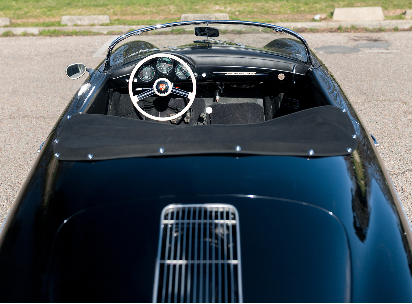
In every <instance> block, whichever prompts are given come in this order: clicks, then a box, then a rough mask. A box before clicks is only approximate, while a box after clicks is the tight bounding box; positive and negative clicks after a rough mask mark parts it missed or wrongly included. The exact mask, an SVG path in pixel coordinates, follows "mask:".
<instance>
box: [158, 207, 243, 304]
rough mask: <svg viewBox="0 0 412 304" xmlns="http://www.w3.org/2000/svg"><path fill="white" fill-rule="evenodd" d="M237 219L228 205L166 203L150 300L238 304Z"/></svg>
mask: <svg viewBox="0 0 412 304" xmlns="http://www.w3.org/2000/svg"><path fill="white" fill-rule="evenodd" d="M239 250H240V244H239V219H238V213H237V210H236V209H235V208H234V207H233V206H231V205H225V204H210V205H182V206H180V205H170V206H168V207H166V208H165V209H164V210H163V212H162V216H161V233H160V240H159V251H158V258H157V263H156V274H155V277H156V279H155V286H154V293H153V301H154V302H162V303H164V302H220V303H221V302H225V303H228V302H232V303H233V302H242V282H241V271H240V270H241V265H240V251H239Z"/></svg>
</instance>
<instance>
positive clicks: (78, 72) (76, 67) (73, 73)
mask: <svg viewBox="0 0 412 304" xmlns="http://www.w3.org/2000/svg"><path fill="white" fill-rule="evenodd" d="M84 73H86V66H85V65H84V64H83V63H73V64H71V65H69V66H68V67H67V68H66V75H67V77H69V78H70V79H78V78H80V77H82V76H83V74H84Z"/></svg>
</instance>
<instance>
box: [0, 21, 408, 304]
mask: <svg viewBox="0 0 412 304" xmlns="http://www.w3.org/2000/svg"><path fill="white" fill-rule="evenodd" d="M156 33H158V34H159V35H157V34H156ZM354 72H355V69H354ZM66 73H67V75H68V76H69V77H70V78H79V77H81V76H82V75H83V74H85V73H88V77H87V79H86V80H85V82H84V83H83V85H82V86H81V87H80V89H79V91H78V92H77V93H76V94H75V96H74V97H73V99H72V100H71V101H70V103H69V104H68V106H67V108H66V109H65V111H64V113H63V114H62V115H61V117H60V118H59V120H58V121H57V123H56V125H55V127H54V128H53V130H52V131H51V133H50V135H49V136H48V138H47V139H46V140H45V142H44V144H43V145H42V147H41V149H40V152H39V156H38V158H37V161H36V163H35V165H34V167H33V169H32V171H31V173H30V175H29V177H28V179H27V181H26V183H25V185H24V186H23V188H22V189H21V191H20V193H19V196H18V198H17V199H16V201H15V202H14V206H13V209H12V210H11V212H10V213H9V215H8V218H7V220H6V222H5V225H4V227H3V229H2V231H1V238H0V299H1V300H2V301H3V302H4V301H5V302H16V301H18V302H47V301H52V302H152V301H153V302H348V301H354V302H404V301H406V302H412V275H411V273H412V267H411V266H412V257H411V248H412V247H411V245H412V243H411V241H412V237H411V231H410V227H409V225H408V222H407V220H406V218H405V215H404V213H403V210H402V205H401V202H400V201H399V199H398V196H397V193H396V191H395V189H394V187H393V185H392V182H391V180H390V178H389V176H388V174H387V172H386V169H385V168H384V166H383V164H382V162H381V161H380V158H379V156H378V154H377V152H376V150H375V147H374V142H373V139H372V138H371V136H370V134H369V133H368V132H367V130H366V129H365V127H364V126H363V125H362V123H361V121H360V119H359V117H358V115H357V114H356V112H355V110H354V108H353V107H352V105H351V104H350V102H349V101H348V99H347V98H346V96H345V94H344V93H343V92H342V90H341V89H340V87H339V85H338V84H337V82H336V81H335V79H334V78H333V77H332V76H331V74H330V73H329V71H328V70H327V69H326V67H325V66H324V65H323V63H322V62H321V61H320V60H319V59H318V58H317V57H316V55H315V54H313V53H312V52H311V50H310V48H309V46H308V45H307V43H306V41H305V40H304V39H303V38H302V37H301V36H300V35H299V34H297V33H295V32H293V31H291V30H289V29H286V28H282V27H279V26H276V25H272V24H262V23H255V22H245V21H217V20H212V21H192V22H178V23H169V24H163V25H156V26H150V27H145V28H141V29H138V30H135V31H132V32H129V33H127V34H124V35H122V36H120V37H118V38H117V39H116V40H115V41H113V43H112V44H111V45H110V47H109V49H108V52H107V57H106V59H105V60H104V61H103V62H102V63H101V64H100V65H99V66H98V67H97V68H95V69H90V68H86V66H85V65H83V64H78V63H76V64H72V65H70V66H69V67H68V68H67V71H66Z"/></svg>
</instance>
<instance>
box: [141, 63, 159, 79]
mask: <svg viewBox="0 0 412 304" xmlns="http://www.w3.org/2000/svg"><path fill="white" fill-rule="evenodd" d="M138 76H139V79H140V80H141V81H144V82H149V81H151V80H153V78H154V76H155V70H154V68H153V67H151V66H150V65H145V66H143V67H142V68H141V69H140V71H139V74H138Z"/></svg>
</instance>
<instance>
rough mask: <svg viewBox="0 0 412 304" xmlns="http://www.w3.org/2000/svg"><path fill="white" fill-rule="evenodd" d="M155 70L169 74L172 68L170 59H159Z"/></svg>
mask: <svg viewBox="0 0 412 304" xmlns="http://www.w3.org/2000/svg"><path fill="white" fill-rule="evenodd" d="M156 68H157V70H158V71H159V72H160V73H163V74H169V73H170V71H171V70H172V68H173V61H172V60H171V59H170V58H159V59H158V60H157V63H156Z"/></svg>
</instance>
